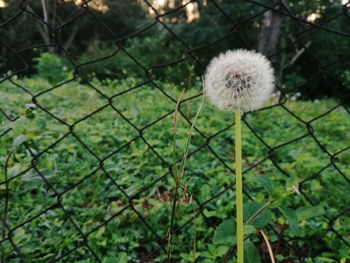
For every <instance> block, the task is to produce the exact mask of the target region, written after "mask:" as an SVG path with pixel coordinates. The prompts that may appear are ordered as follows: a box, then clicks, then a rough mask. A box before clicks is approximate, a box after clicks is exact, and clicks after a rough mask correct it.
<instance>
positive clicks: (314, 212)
mask: <svg viewBox="0 0 350 263" xmlns="http://www.w3.org/2000/svg"><path fill="white" fill-rule="evenodd" d="M295 212H296V214H297V216H298V218H299V220H306V219H309V218H312V217H315V216H320V215H323V214H324V213H325V211H324V209H323V207H322V206H319V205H318V206H305V207H300V208H298V209H297V210H296V211H295Z"/></svg>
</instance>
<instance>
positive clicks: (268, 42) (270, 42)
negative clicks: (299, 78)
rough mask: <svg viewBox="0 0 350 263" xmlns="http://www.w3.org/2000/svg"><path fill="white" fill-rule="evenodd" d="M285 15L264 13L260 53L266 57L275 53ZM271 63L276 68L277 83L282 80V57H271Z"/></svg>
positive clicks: (270, 11)
mask: <svg viewBox="0 0 350 263" xmlns="http://www.w3.org/2000/svg"><path fill="white" fill-rule="evenodd" d="M282 23H283V15H281V14H279V13H277V12H276V11H273V10H268V11H267V12H265V13H264V20H263V25H262V30H261V34H260V41H259V51H260V52H261V53H263V54H264V55H265V56H271V55H272V54H273V53H275V52H276V51H277V49H278V46H279V41H280V39H281V31H282ZM270 61H271V63H272V65H273V67H274V68H275V72H276V78H277V83H278V82H279V80H280V78H281V55H280V54H279V55H274V56H272V57H270Z"/></svg>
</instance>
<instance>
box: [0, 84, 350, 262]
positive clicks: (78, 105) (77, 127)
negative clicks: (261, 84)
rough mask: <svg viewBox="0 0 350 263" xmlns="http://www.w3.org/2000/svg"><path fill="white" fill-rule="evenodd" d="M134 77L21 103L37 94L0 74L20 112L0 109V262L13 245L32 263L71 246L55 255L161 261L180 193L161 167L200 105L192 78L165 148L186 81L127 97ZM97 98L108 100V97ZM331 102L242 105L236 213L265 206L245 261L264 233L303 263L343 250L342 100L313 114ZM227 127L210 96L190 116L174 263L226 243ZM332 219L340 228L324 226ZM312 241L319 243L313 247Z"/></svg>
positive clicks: (229, 193)
mask: <svg viewBox="0 0 350 263" xmlns="http://www.w3.org/2000/svg"><path fill="white" fill-rule="evenodd" d="M15 82H16V83H17V84H19V85H20V86H23V87H25V88H26V89H27V90H28V91H30V92H31V93H33V94H39V93H40V92H43V91H45V90H47V89H48V88H50V87H51V85H50V84H49V83H47V82H46V81H45V80H42V79H35V78H32V79H22V80H19V79H18V80H15ZM138 83H139V82H138V81H137V80H135V79H132V78H130V79H127V80H125V81H112V80H105V81H102V82H100V81H97V80H94V81H93V85H94V87H96V88H97V89H98V91H96V90H94V89H93V88H91V87H89V86H87V85H84V84H81V83H78V82H76V81H73V82H69V83H67V84H65V85H63V86H60V87H58V88H56V89H53V90H51V91H49V92H46V93H42V94H41V95H40V96H38V97H37V103H38V104H39V105H40V107H36V108H34V109H33V110H31V109H27V108H26V107H25V104H28V103H32V100H31V97H30V96H29V95H28V93H27V92H25V91H23V90H22V89H20V88H19V87H17V86H15V85H14V84H12V83H10V82H3V83H1V84H0V91H1V97H0V105H1V109H2V110H3V111H4V112H5V113H6V114H8V115H9V116H11V117H13V118H15V117H19V118H18V119H17V120H16V121H14V122H11V121H8V120H7V118H6V117H5V116H4V115H3V114H0V123H1V126H0V127H1V128H0V134H3V133H4V132H5V131H7V130H8V129H11V130H9V131H8V132H6V133H5V134H4V135H2V136H1V137H0V141H1V144H0V145H1V146H0V163H1V167H0V168H1V171H0V183H1V184H0V195H1V204H0V214H1V215H6V219H7V221H6V222H7V225H6V226H5V225H3V224H2V225H1V229H2V232H3V235H2V239H1V240H0V251H1V257H2V260H3V262H20V259H19V257H18V255H16V251H15V249H14V247H13V245H12V244H11V242H13V243H14V244H15V245H16V247H17V249H18V250H19V251H20V252H21V254H22V255H23V256H24V257H25V260H26V261H27V262H47V261H50V260H54V259H59V258H60V257H62V256H64V255H65V254H66V253H69V254H68V255H67V256H64V257H63V258H62V259H59V260H58V262H78V263H88V262H95V261H96V260H94V257H95V256H96V257H98V258H99V259H100V260H101V261H102V262H104V263H108V262H121V263H123V262H142V261H143V260H145V258H147V257H148V256H149V255H150V254H152V257H151V258H149V259H147V260H148V261H147V262H165V261H166V259H167V249H166V248H167V240H168V239H167V233H168V230H169V225H170V218H171V212H172V205H173V203H174V198H173V197H174V191H175V189H176V182H175V181H174V178H173V177H172V176H171V174H170V171H172V169H173V168H174V166H173V165H172V164H173V162H174V158H175V159H177V160H179V161H181V158H182V156H183V153H184V152H186V148H187V142H188V134H189V131H190V129H191V124H190V123H189V122H188V120H193V119H194V118H195V116H196V113H197V110H198V107H199V105H200V102H201V97H200V96H198V97H194V98H193V99H190V100H186V99H188V98H191V97H192V96H195V95H196V94H198V93H199V92H200V88H199V87H194V88H192V89H190V90H188V91H187V92H186V93H184V95H183V102H181V104H180V107H179V110H180V111H179V114H178V118H177V124H176V140H175V149H176V151H175V156H174V148H173V145H172V142H173V141H174V140H173V136H174V119H173V113H174V110H175V107H176V100H177V98H178V97H179V95H180V93H181V91H179V90H178V89H176V87H175V86H173V85H171V84H166V83H160V82H157V85H159V87H160V88H161V90H160V89H158V88H156V87H155V86H154V85H152V84H146V85H142V86H140V87H138V88H135V89H133V90H132V91H130V92H126V93H123V92H124V91H126V90H128V89H129V88H132V87H134V86H136V85H137V84H138ZM99 91H100V92H101V93H102V94H101V93H99ZM164 92H165V93H166V94H164ZM115 94H120V95H119V96H115V97H113V95H115ZM166 95H168V96H169V97H167V96H166ZM105 96H107V97H112V98H111V99H110V102H111V104H109V101H108V99H106V97H105ZM269 103H270V105H274V104H277V103H278V100H277V99H276V98H275V99H273V100H271V101H270V102H269ZM335 105H337V102H336V101H334V100H332V99H327V100H320V101H319V102H317V103H316V102H309V101H292V100H288V101H287V102H286V103H284V104H283V107H281V106H277V107H272V108H270V109H266V110H264V111H260V112H255V113H251V114H248V115H247V116H246V117H245V121H244V122H242V136H243V138H242V140H243V141H242V144H243V145H242V147H243V153H242V155H243V171H245V172H244V174H243V180H244V187H245V193H246V195H245V197H244V203H245V204H244V207H245V213H244V214H245V221H247V220H248V219H249V217H250V216H252V215H254V213H255V212H256V211H257V210H259V209H260V208H261V207H262V206H263V205H264V204H266V203H268V202H271V204H270V205H269V207H268V208H267V209H264V212H263V213H261V214H260V215H259V216H256V217H255V219H254V220H252V222H250V224H249V226H248V227H247V229H246V230H245V231H246V234H247V237H248V240H247V242H248V243H247V245H246V247H247V249H248V250H249V251H247V252H249V253H250V254H251V255H259V256H255V257H254V258H253V259H252V260H255V261H251V262H268V260H269V254H268V250H267V249H266V247H264V241H263V239H262V237H261V235H260V234H259V233H258V231H257V230H259V229H264V232H265V233H266V234H267V236H268V237H269V239H270V243H271V247H272V250H273V252H274V254H275V256H276V257H277V261H278V262H286V263H287V262H297V261H296V259H295V258H296V257H298V256H301V255H303V256H304V257H305V258H306V259H305V262H308V263H309V262H315V263H319V262H320V263H321V262H340V260H344V258H345V259H350V257H349V253H348V252H349V246H348V245H347V244H346V242H347V243H348V244H349V243H350V236H349V231H350V229H349V225H350V215H349V213H348V212H346V209H347V207H348V196H347V192H348V189H349V185H350V183H349V179H350V176H349V174H350V165H349V162H348V160H349V158H350V150H344V151H341V150H342V149H344V148H345V147H347V146H349V145H348V142H349V141H350V135H349V133H348V132H346V131H348V130H349V129H350V122H349V114H348V113H347V112H346V110H345V109H344V107H342V106H340V107H337V108H335V109H334V110H332V111H331V112H330V113H329V114H326V115H324V116H323V117H321V118H318V119H315V117H317V116H321V114H323V113H326V112H328V111H329V110H330V109H332V108H333V107H334V106H335ZM289 111H291V112H292V113H294V114H295V115H296V116H298V117H299V118H301V120H299V119H297V118H295V117H293V115H291V114H290V113H289ZM48 112H49V113H48ZM86 116H89V117H88V118H85V117H86ZM303 121H304V122H306V123H309V125H310V126H309V129H308V126H307V125H306V123H304V122H303ZM233 123H234V120H233V116H232V113H222V112H219V111H217V110H216V109H215V108H214V107H212V106H211V105H209V104H208V103H207V102H205V103H204V105H203V108H202V110H201V113H200V114H199V115H198V118H197V120H196V123H195V129H194V130H193V132H192V135H191V143H190V144H189V145H188V156H187V161H186V168H185V170H184V174H183V175H182V181H183V182H187V185H186V187H187V188H186V191H187V195H188V196H192V197H193V200H192V202H191V203H190V202H188V200H185V198H184V197H183V190H182V189H181V188H180V189H179V195H178V198H177V200H176V213H175V216H174V222H173V229H174V231H175V234H174V235H173V236H172V246H171V248H172V253H171V254H172V259H173V260H174V262H193V261H194V257H196V260H197V262H204V263H206V262H219V261H220V259H222V258H223V257H225V255H226V254H227V252H228V251H229V250H230V249H231V247H232V244H234V243H235V240H234V239H232V236H234V235H235V233H233V235H232V233H231V232H232V229H234V228H235V227H231V225H230V224H231V223H232V224H234V220H233V218H232V215H234V214H235V211H234V206H233V205H232V200H235V194H234V191H233V187H232V186H233V183H234V176H232V170H233V165H234V164H233V163H232V162H233V160H234V151H233V149H234V143H233V142H234V134H233V130H232V125H233ZM69 127H72V128H71V130H70V128H69ZM252 130H254V131H255V132H256V134H254V133H253V132H252ZM310 131H313V133H312V135H311V133H310ZM257 136H258V137H259V138H260V139H261V140H260V139H258V138H257ZM292 140H295V141H293V143H288V142H290V141H292ZM320 146H322V147H323V150H322V148H321V147H320ZM271 149H272V150H271ZM327 152H328V153H327ZM269 154H270V155H269ZM33 156H36V157H35V158H34V157H33ZM267 156H270V158H266V157H267ZM331 157H332V158H331ZM7 159H8V165H7V173H5V167H4V165H5V162H6V160H7ZM33 159H34V160H35V161H34V162H33ZM331 160H332V161H333V163H332V162H331ZM102 164H103V165H102ZM6 177H7V178H9V181H7V182H8V183H7V184H6V183H4V181H5V179H6ZM298 188H299V191H301V193H303V194H305V195H306V196H307V197H308V198H309V199H306V198H305V197H304V196H303V195H302V194H298V193H297V192H298V191H296V189H298ZM219 193H221V194H219ZM7 195H8V198H6V196H7ZM248 195H249V197H250V198H252V199H250V198H248ZM6 200H7V201H6ZM130 200H132V203H130ZM253 200H254V201H253ZM6 202H8V209H7V211H5V207H6V204H5V203H6ZM344 211H345V212H344ZM194 215H195V223H194V221H191V220H192V218H193V216H194ZM337 215H341V216H339V217H337ZM4 217H5V216H4ZM141 217H142V218H143V219H144V220H143V219H141ZM330 219H333V221H332V227H333V229H334V230H335V231H336V232H334V231H328V229H329V224H328V222H329V220H330ZM229 222H231V223H229ZM267 224H270V225H271V226H273V227H274V228H275V229H276V231H277V233H279V235H277V234H276V232H274V231H272V230H271V228H270V227H268V226H267ZM194 228H195V239H196V243H195V253H193V252H194V245H193V244H194V240H193V239H194V238H193V234H192V233H194ZM10 229H11V230H12V231H10ZM230 231H231V232H230ZM228 233H229V234H228ZM337 234H338V235H339V236H341V237H342V238H343V239H344V241H342V240H341V239H340V238H339V237H338V236H337ZM9 236H10V237H11V240H10V239H9V238H8V237H9ZM84 237H87V239H86V243H84V242H85V239H84ZM280 237H283V241H282V240H281V238H280ZM317 238H318V239H317ZM313 239H316V240H318V241H317V242H315V243H314V244H313V245H312V246H311V247H310V245H309V240H313ZM287 241H288V243H289V244H290V245H291V246H292V247H294V248H295V250H293V249H290V248H289V247H288V246H287V245H286V242H287ZM160 244H162V245H164V248H165V249H159V245H160ZM259 258H260V261H259ZM327 260H328V261H327ZM228 262H235V259H234V258H233V259H230V261H228Z"/></svg>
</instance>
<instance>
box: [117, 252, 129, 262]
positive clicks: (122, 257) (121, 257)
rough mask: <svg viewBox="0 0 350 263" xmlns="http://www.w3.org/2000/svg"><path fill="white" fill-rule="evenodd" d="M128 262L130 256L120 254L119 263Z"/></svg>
mask: <svg viewBox="0 0 350 263" xmlns="http://www.w3.org/2000/svg"><path fill="white" fill-rule="evenodd" d="M127 262H128V254H126V253H125V252H121V253H119V257H118V263H127Z"/></svg>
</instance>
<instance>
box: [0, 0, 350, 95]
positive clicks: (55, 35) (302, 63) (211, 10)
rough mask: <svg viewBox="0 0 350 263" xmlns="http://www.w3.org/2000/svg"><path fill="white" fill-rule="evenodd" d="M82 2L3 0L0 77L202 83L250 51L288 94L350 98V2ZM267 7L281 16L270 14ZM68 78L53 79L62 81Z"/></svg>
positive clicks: (1, 11) (138, 0) (134, 0)
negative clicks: (237, 52)
mask: <svg viewBox="0 0 350 263" xmlns="http://www.w3.org/2000/svg"><path fill="white" fill-rule="evenodd" d="M82 2H83V1H82V0H57V1H54V0H40V1H39V0H35V1H34V0H27V1H18V0H0V7H1V8H0V23H1V26H0V36H1V37H0V40H1V45H0V47H1V59H0V66H1V69H0V74H2V75H3V77H4V76H5V74H9V73H15V74H16V75H18V76H21V77H31V76H33V75H36V74H40V66H39V65H38V64H40V63H41V64H46V65H49V68H50V66H51V67H52V70H53V71H54V70H55V67H56V71H57V70H58V71H62V69H63V71H71V72H76V73H79V74H80V75H81V76H84V77H86V78H91V77H96V78H99V79H121V78H127V77H135V78H140V79H142V78H145V77H146V75H147V74H148V75H147V76H148V77H153V78H156V79H159V80H162V81H166V82H173V83H175V84H177V85H179V86H181V83H182V82H183V81H184V80H187V79H191V81H193V83H195V82H196V81H197V83H198V77H199V76H201V75H202V74H203V72H204V69H205V66H206V65H207V63H208V62H209V60H210V59H211V58H212V57H213V56H215V55H217V54H219V53H220V52H222V51H225V50H227V49H235V48H248V49H255V50H259V51H260V52H262V53H264V54H266V55H267V56H269V58H270V60H271V61H272V62H273V64H274V68H275V70H276V76H277V78H278V83H279V86H280V88H282V89H283V90H288V91H290V90H293V92H300V93H301V94H302V98H304V99H310V98H317V97H324V96H331V97H342V96H344V95H346V94H348V93H349V92H350V67H349V66H350V59H349V47H350V38H349V36H350V11H349V10H350V4H346V2H347V1H345V0H343V1H342V0H300V1H294V0H293V1H292V0H284V1H266V0H265V1H262V0H257V1H241V0H234V1H232V0H215V1H210V0H207V1H205V0H198V1H192V2H191V1H188V0H186V1H183V0H148V1H143V0H131V1H126V0H94V1H90V2H89V3H88V4H87V5H85V6H84V5H83V6H82V4H83V3H82ZM274 2H275V3H274ZM147 3H148V4H150V5H152V6H153V9H152V8H151V7H150V6H149V5H148V4H147ZM264 5H269V6H271V5H272V6H274V8H275V9H276V10H279V12H272V11H266V12H264V11H265V8H264ZM87 6H88V8H87ZM157 14H158V16H157ZM310 23H314V24H317V25H320V26H313V25H310ZM47 53H50V54H53V55H48V54H47ZM130 55H131V56H132V57H133V58H135V59H136V60H137V62H135V61H133V59H131V58H130ZM99 59H101V60H99ZM96 60H98V61H96ZM86 62H93V63H87V64H84V63H86ZM173 62H174V63H173ZM168 63H170V65H168V66H166V67H155V66H157V65H164V64H168ZM78 65H80V66H78ZM44 69H45V66H44ZM46 69H47V67H46ZM145 69H146V71H145ZM146 72H147V73H146ZM43 75H44V77H45V73H44V74H43ZM59 75H60V74H59V73H57V74H56V75H55V76H57V77H54V79H49V80H50V81H51V82H53V83H55V82H59V81H63V80H64V75H62V74H61V75H62V76H61V77H60V76H59Z"/></svg>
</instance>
